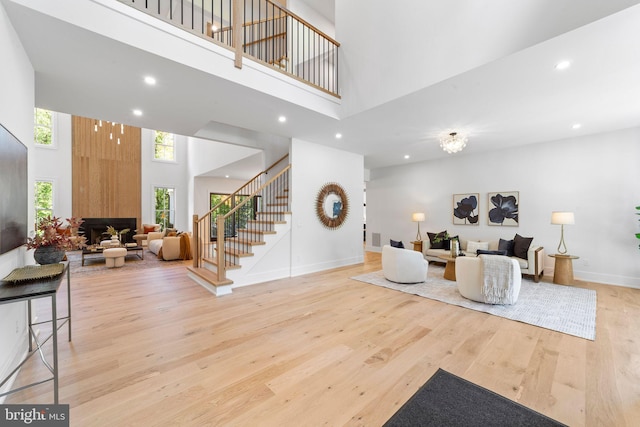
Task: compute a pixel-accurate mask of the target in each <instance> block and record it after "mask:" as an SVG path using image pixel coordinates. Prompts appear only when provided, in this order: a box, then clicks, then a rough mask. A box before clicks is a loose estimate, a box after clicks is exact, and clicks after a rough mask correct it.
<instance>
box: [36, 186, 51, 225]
mask: <svg viewBox="0 0 640 427" xmlns="http://www.w3.org/2000/svg"><path fill="white" fill-rule="evenodd" d="M35 208H36V226H37V224H38V223H39V222H40V220H42V219H43V218H46V217H48V216H51V217H53V182H51V181H36V183H35Z"/></svg>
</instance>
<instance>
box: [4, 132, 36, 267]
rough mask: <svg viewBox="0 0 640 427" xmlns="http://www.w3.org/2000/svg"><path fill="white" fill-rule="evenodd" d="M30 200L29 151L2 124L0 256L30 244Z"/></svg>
mask: <svg viewBox="0 0 640 427" xmlns="http://www.w3.org/2000/svg"><path fill="white" fill-rule="evenodd" d="M27 198H28V187H27V147H25V146H24V144H22V143H21V142H20V141H19V140H18V138H16V137H15V136H13V134H12V133H11V132H9V131H8V130H7V129H6V128H5V127H4V126H2V125H1V124H0V255H1V254H4V253H6V252H9V251H11V250H13V249H15V248H17V247H20V246H22V245H24V244H25V243H26V241H27V222H28V217H29V215H28V200H27Z"/></svg>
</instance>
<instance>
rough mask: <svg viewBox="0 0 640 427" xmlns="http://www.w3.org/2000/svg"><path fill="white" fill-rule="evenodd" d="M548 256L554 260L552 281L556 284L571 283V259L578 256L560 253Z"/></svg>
mask: <svg viewBox="0 0 640 427" xmlns="http://www.w3.org/2000/svg"><path fill="white" fill-rule="evenodd" d="M549 256H550V257H551V258H555V260H556V262H555V267H554V269H553V283H556V284H558V285H573V260H574V259H578V258H580V257H578V256H575V255H562V254H553V255H549Z"/></svg>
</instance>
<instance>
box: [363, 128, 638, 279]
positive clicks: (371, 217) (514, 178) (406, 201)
mask: <svg viewBox="0 0 640 427" xmlns="http://www.w3.org/2000/svg"><path fill="white" fill-rule="evenodd" d="M469 144H473V141H470V142H469ZM638 159H640V128H634V129H628V130H622V131H617V132H612V133H607V134H600V135H593V136H587V137H579V138H573V139H569V140H563V141H553V142H547V143H543V144H534V145H528V146H524V147H519V148H513V149H510V150H504V151H500V152H492V153H485V154H480V155H465V154H464V151H463V152H462V153H460V154H457V155H452V156H450V157H448V158H447V159H444V160H438V161H432V162H423V163H416V164H412V165H408V166H399V167H392V168H381V169H375V170H372V171H371V178H370V181H369V182H368V183H367V249H368V250H380V248H374V247H371V246H370V245H371V233H381V243H382V244H385V243H388V242H389V239H394V240H403V241H404V242H405V243H406V242H407V241H411V240H414V239H415V235H416V231H417V226H416V224H415V223H413V222H411V213H412V212H425V213H426V216H427V218H426V221H425V223H423V224H421V231H422V233H423V239H427V237H426V232H427V231H430V232H436V231H442V230H445V229H446V230H448V231H449V233H450V234H452V233H453V234H452V235H456V234H459V235H460V236H461V238H463V239H473V240H477V239H482V240H485V239H492V240H495V239H498V238H512V237H513V236H514V234H515V233H518V234H520V235H522V236H533V237H534V238H535V241H536V243H538V244H540V245H542V246H544V247H545V251H546V253H547V254H553V253H555V252H556V248H557V246H558V242H559V240H560V229H559V226H556V225H551V224H550V218H551V212H552V211H554V210H559V211H573V212H575V218H576V224H575V225H572V226H565V241H566V243H567V247H568V250H569V253H570V254H573V255H577V256H579V257H580V259H578V260H575V261H574V273H575V276H576V278H578V279H584V280H589V281H594V282H600V283H611V284H619V285H626V286H631V287H637V288H640V251H639V250H638V241H637V239H636V238H635V236H634V234H635V233H637V232H638V230H639V228H640V227H639V225H638V217H637V216H636V215H635V214H634V212H635V206H638V205H640V186H639V185H638V183H639V182H640V167H638ZM496 191H519V192H520V225H519V226H518V227H497V226H489V225H488V224H487V219H486V217H487V212H488V204H489V202H488V198H487V193H488V192H496ZM463 193H480V199H479V203H480V224H479V225H478V226H454V225H453V223H452V204H453V201H452V195H453V194H463ZM552 270H553V259H552V258H549V257H547V260H546V264H545V274H550V273H552Z"/></svg>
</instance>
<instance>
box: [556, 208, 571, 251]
mask: <svg viewBox="0 0 640 427" xmlns="http://www.w3.org/2000/svg"><path fill="white" fill-rule="evenodd" d="M551 224H555V225H560V243H559V244H558V253H559V254H563V255H564V254H566V253H567V245H566V244H565V243H564V225H565V224H575V218H574V216H573V212H551Z"/></svg>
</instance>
